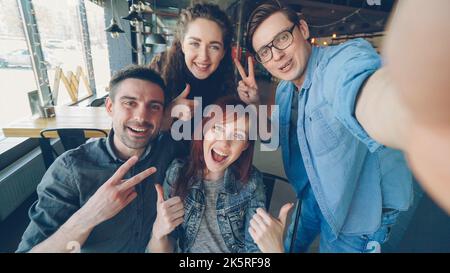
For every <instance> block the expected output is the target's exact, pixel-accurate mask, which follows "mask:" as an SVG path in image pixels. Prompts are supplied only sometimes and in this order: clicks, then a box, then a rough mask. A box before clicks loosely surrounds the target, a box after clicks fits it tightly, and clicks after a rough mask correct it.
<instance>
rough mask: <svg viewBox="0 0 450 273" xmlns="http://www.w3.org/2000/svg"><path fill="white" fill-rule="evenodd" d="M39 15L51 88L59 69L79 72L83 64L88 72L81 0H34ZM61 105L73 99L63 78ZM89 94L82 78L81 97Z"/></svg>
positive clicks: (79, 94) (37, 19)
mask: <svg viewBox="0 0 450 273" xmlns="http://www.w3.org/2000/svg"><path fill="white" fill-rule="evenodd" d="M33 6H34V10H35V16H36V21H37V25H38V28H39V34H40V38H41V45H42V51H43V53H44V58H45V61H46V63H47V64H48V65H47V74H48V78H49V84H50V88H52V89H53V85H54V82H55V72H56V69H57V68H58V67H60V68H61V69H62V73H64V74H65V75H67V74H68V73H69V72H72V73H74V74H75V73H76V72H77V67H78V66H79V67H81V69H82V71H83V74H84V75H86V77H87V75H88V71H87V66H86V63H85V60H84V56H83V47H82V38H81V35H82V33H81V24H80V19H79V15H78V1H73V0H33ZM58 90H59V92H58V102H57V105H64V104H70V103H71V102H72V100H71V97H70V95H69V92H68V91H67V88H66V87H65V86H64V85H63V82H62V81H60V84H59V89H58ZM84 94H87V89H86V87H85V86H84V85H83V84H82V81H81V80H80V84H79V92H78V97H79V98H81V97H82V96H83V95H84Z"/></svg>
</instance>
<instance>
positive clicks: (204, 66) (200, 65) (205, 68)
mask: <svg viewBox="0 0 450 273" xmlns="http://www.w3.org/2000/svg"><path fill="white" fill-rule="evenodd" d="M194 65H195V66H196V67H197V69H199V70H201V71H206V70H208V68H209V66H210V65H209V64H199V63H194Z"/></svg>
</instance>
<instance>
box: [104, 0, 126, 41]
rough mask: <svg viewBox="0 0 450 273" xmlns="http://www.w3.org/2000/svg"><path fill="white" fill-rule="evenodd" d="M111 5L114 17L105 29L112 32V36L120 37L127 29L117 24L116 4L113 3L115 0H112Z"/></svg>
mask: <svg viewBox="0 0 450 273" xmlns="http://www.w3.org/2000/svg"><path fill="white" fill-rule="evenodd" d="M111 7H112V18H111V24H110V25H109V27H107V28H106V29H105V31H106V32H109V33H110V34H111V37H112V38H113V39H115V38H118V37H119V35H120V33H124V32H125V31H123V29H121V28H120V27H119V25H118V24H117V21H116V17H115V15H114V4H113V0H111Z"/></svg>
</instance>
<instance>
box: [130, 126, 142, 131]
mask: <svg viewBox="0 0 450 273" xmlns="http://www.w3.org/2000/svg"><path fill="white" fill-rule="evenodd" d="M130 128H131V129H133V130H134V131H137V132H144V131H145V129H138V128H133V127H130Z"/></svg>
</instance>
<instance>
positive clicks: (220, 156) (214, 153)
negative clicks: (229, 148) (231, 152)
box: [211, 149, 228, 163]
mask: <svg viewBox="0 0 450 273" xmlns="http://www.w3.org/2000/svg"><path fill="white" fill-rule="evenodd" d="M211 157H212V159H213V160H214V161H215V162H217V163H221V162H223V161H224V160H225V159H227V158H228V155H227V154H225V153H223V152H221V151H218V150H214V149H211Z"/></svg>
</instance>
